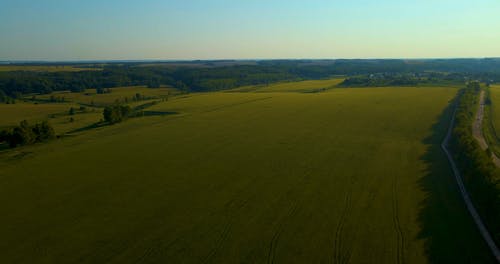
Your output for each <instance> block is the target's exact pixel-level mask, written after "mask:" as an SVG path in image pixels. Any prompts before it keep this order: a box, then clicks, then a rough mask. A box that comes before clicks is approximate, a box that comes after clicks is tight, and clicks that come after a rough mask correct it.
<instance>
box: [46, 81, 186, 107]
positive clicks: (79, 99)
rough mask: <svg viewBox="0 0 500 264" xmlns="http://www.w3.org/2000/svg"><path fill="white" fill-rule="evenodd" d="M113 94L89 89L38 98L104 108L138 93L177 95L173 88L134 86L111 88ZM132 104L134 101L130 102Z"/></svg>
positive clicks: (152, 95)
mask: <svg viewBox="0 0 500 264" xmlns="http://www.w3.org/2000/svg"><path fill="white" fill-rule="evenodd" d="M110 90H111V93H105V94H97V93H96V90H95V89H87V90H85V91H84V92H81V93H72V92H69V91H68V92H55V93H51V94H46V95H41V96H37V99H39V100H49V99H50V97H51V96H58V97H64V99H65V100H66V101H69V102H74V103H78V104H85V105H91V104H92V103H93V104H94V105H96V106H104V105H109V104H112V103H114V102H115V101H116V100H120V101H123V100H125V98H128V99H131V98H132V97H133V96H135V94H136V93H139V94H141V95H142V96H146V97H152V98H161V97H165V96H168V95H172V94H175V93H176V90H175V89H172V88H156V89H151V88H147V87H145V86H132V87H120V88H111V89H110ZM130 102H132V100H130Z"/></svg>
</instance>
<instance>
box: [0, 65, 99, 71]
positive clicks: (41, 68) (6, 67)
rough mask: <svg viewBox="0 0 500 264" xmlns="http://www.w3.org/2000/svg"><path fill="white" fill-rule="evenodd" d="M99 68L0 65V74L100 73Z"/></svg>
mask: <svg viewBox="0 0 500 264" xmlns="http://www.w3.org/2000/svg"><path fill="white" fill-rule="evenodd" d="M100 70H101V69H100V68H79V67H77V66H71V65H54V66H50V65H0V72H8V71H37V72H62V71H65V72H78V71H100Z"/></svg>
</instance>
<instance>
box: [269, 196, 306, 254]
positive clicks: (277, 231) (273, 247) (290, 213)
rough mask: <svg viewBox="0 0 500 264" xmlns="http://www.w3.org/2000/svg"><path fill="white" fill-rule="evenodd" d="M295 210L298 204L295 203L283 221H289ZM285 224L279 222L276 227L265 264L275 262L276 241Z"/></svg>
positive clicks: (284, 222)
mask: <svg viewBox="0 0 500 264" xmlns="http://www.w3.org/2000/svg"><path fill="white" fill-rule="evenodd" d="M297 208H298V204H297V201H295V202H294V203H293V205H292V206H291V207H290V210H289V211H288V213H287V215H286V217H285V219H290V218H292V217H293V216H295V214H296V213H297ZM285 224H286V221H281V222H280V224H279V225H278V227H277V230H276V232H275V233H274V235H273V238H272V239H271V243H270V245H269V252H268V256H267V263H268V264H272V263H275V262H276V247H277V246H278V241H279V239H280V236H281V233H283V230H284V229H285Z"/></svg>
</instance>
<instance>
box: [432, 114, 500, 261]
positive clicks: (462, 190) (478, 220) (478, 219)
mask: <svg viewBox="0 0 500 264" xmlns="http://www.w3.org/2000/svg"><path fill="white" fill-rule="evenodd" d="M456 112H457V105H455V110H454V111H453V113H452V116H451V120H450V125H449V127H448V131H447V133H446V137H445V138H444V140H443V142H442V143H441V149H443V151H444V153H445V154H446V157H447V158H448V161H449V163H450V167H451V169H452V171H453V174H454V175H455V180H456V182H457V185H458V188H459V191H460V194H461V195H462V198H463V200H464V202H465V205H466V207H467V210H468V211H469V213H470V215H471V217H472V219H473V220H474V222H475V224H476V226H477V228H478V231H479V233H480V234H481V236H482V237H483V239H484V240H485V242H486V244H487V245H488V247H489V249H490V251H491V253H492V254H493V256H494V257H495V259H496V260H497V262H498V263H500V250H499V249H498V247H497V245H496V244H495V242H494V241H493V239H492V237H491V235H490V233H489V231H488V229H486V226H485V225H484V223H483V221H482V220H481V217H480V216H479V214H478V212H477V211H476V208H475V207H474V204H472V200H471V199H470V196H469V193H468V192H467V189H466V188H465V185H464V183H463V180H462V176H461V174H460V171H459V170H458V167H457V165H456V164H455V161H454V159H453V157H452V155H451V152H450V151H449V150H448V143H449V141H450V138H451V134H452V131H453V127H454V125H455V114H456Z"/></svg>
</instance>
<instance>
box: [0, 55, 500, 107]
mask: <svg viewBox="0 0 500 264" xmlns="http://www.w3.org/2000/svg"><path fill="white" fill-rule="evenodd" d="M79 67H83V66H79ZM426 72H427V73H429V72H434V73H438V72H445V73H446V74H445V75H440V76H438V77H439V78H444V79H446V78H451V79H457V78H462V79H463V78H464V76H466V77H468V78H469V79H478V80H482V81H485V82H486V81H487V82H500V59H482V60H474V59H464V60H416V61H412V60H270V61H253V62H231V61H221V62H217V61H216V62H210V61H206V62H203V61H200V62H187V63H182V62H176V63H158V64H154V65H150V64H145V63H143V64H141V63H116V64H113V63H109V64H105V65H104V66H102V70H92V71H90V70H89V71H78V72H35V71H12V72H0V100H5V99H2V98H6V97H9V98H16V97H20V96H21V95H23V94H29V93H41V94H47V93H50V92H53V91H62V90H70V91H73V92H81V91H83V90H84V89H88V88H94V89H98V92H107V91H109V90H106V89H107V88H112V87H120V86H134V85H145V86H148V87H150V88H158V87H160V86H161V85H169V86H172V87H175V88H177V89H179V90H181V91H192V92H205V91H217V90H224V89H231V88H235V87H238V86H244V85H260V84H269V83H273V82H279V81H293V80H305V79H321V78H328V77H331V76H332V75H348V76H358V75H366V74H375V73H393V74H394V73H404V74H409V73H419V74H421V73H426ZM392 78H393V80H391V81H387V80H386V81H383V80H382V81H383V82H385V84H384V83H383V85H401V84H408V85H411V84H413V82H414V80H413V79H411V78H407V76H402V77H399V78H396V79H395V80H394V76H393V77H392ZM349 81H350V82H352V83H354V82H358V83H360V84H366V83H369V82H367V80H366V79H365V80H357V79H350V80H349ZM378 82H381V80H378ZM376 85H380V83H378V84H376ZM367 86H371V85H367Z"/></svg>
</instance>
